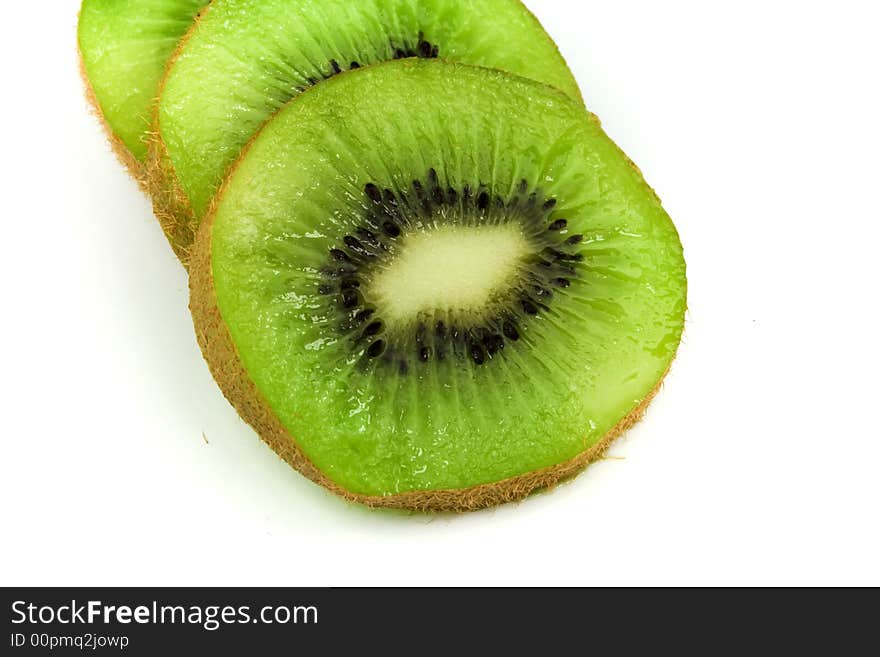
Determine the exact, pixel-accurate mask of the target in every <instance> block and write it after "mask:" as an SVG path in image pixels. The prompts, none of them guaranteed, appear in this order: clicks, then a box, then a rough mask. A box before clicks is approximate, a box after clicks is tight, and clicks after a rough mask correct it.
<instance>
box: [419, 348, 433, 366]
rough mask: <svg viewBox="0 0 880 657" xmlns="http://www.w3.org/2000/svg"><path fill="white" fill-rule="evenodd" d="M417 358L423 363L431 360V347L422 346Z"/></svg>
mask: <svg viewBox="0 0 880 657" xmlns="http://www.w3.org/2000/svg"><path fill="white" fill-rule="evenodd" d="M419 360H420V361H422V362H423V363H427V362H428V361H429V360H431V348H430V347H422V348H421V349H419Z"/></svg>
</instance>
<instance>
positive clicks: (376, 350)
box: [367, 340, 385, 358]
mask: <svg viewBox="0 0 880 657" xmlns="http://www.w3.org/2000/svg"><path fill="white" fill-rule="evenodd" d="M383 353H385V341H384V340H376V341H375V342H374V343H373V344H371V345H370V346H369V347H368V348H367V356H369V357H370V358H378V357H379V356H381V355H382V354H383Z"/></svg>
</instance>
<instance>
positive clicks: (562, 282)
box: [553, 277, 571, 287]
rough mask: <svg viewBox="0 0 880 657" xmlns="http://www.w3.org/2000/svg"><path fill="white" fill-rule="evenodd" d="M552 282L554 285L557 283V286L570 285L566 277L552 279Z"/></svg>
mask: <svg viewBox="0 0 880 657" xmlns="http://www.w3.org/2000/svg"><path fill="white" fill-rule="evenodd" d="M553 282H554V283H555V284H556V285H558V286H559V287H571V281H570V280H568V279H567V278H561V277H560V278H557V279H556V280H554V281H553Z"/></svg>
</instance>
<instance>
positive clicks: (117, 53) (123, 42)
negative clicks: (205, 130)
mask: <svg viewBox="0 0 880 657" xmlns="http://www.w3.org/2000/svg"><path fill="white" fill-rule="evenodd" d="M206 4H207V0H137V2H132V1H131V0H83V3H82V6H81V8H80V13H79V25H78V30H77V32H78V34H77V41H78V46H79V53H80V66H81V69H82V73H83V80H84V82H85V84H86V96H87V98H88V100H89V102H90V103H91V104H92V106H93V108H94V110H95V113H96V114H97V116H98V117H99V119H100V120H101V122H102V124H103V125H104V127H105V129H106V130H107V133H108V136H109V138H110V143H111V145H112V146H113V149H114V151H115V152H116V154H117V156H118V157H119V159H120V160H121V161H122V163H123V164H124V165H125V166H126V167H127V168H128V169H129V171H130V172H131V173H132V175H133V176H134V177H135V178H136V179H138V180H139V181H142V182H143V179H144V174H145V169H144V163H145V162H146V159H147V139H146V137H147V133H148V132H149V129H150V125H151V123H152V114H153V101H154V100H155V98H156V95H157V91H158V88H159V82H160V81H161V79H162V75H163V73H164V70H165V65H166V62H167V60H168V58H169V57H170V56H171V54H172V53H173V52H174V49H175V47H176V46H177V43H178V42H179V41H180V39H181V37H183V35H184V34H185V33H186V31H187V29H188V28H189V26H190V25H191V24H192V22H193V20H194V18H195V16H196V15H197V14H198V12H199V11H200V10H201V9H202V8H203V7H204V6H205V5H206Z"/></svg>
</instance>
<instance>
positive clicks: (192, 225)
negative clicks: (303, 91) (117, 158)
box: [144, 0, 584, 269]
mask: <svg viewBox="0 0 880 657" xmlns="http://www.w3.org/2000/svg"><path fill="white" fill-rule="evenodd" d="M513 1H514V2H515V3H516V4H518V5H519V6H520V7H521V8H522V10H523V14H524V16H525V17H526V18H527V19H528V20H530V21H532V22H533V23H534V25H535V26H536V27H537V28H538V33H540V34H542V38H545V39H546V40H547V41H548V42H549V43H550V45H551V46H552V48H553V50H554V51H555V52H556V54H557V55H558V57H559V60H560V62H561V64H562V65H563V66H565V67H566V68H567V67H568V63H567V62H566V61H565V58H564V56H563V55H562V53H561V52H560V50H559V47H558V46H557V45H556V43H555V42H554V41H553V39H552V37H551V36H550V35H549V34H548V33H547V32H546V31H545V30H544V29H543V26H542V25H541V23H540V21H539V20H538V18H537V16H535V14H534V13H533V12H532V11H531V10H529V9H528V8H527V7H526V6H525V4H524V3H523V2H522V1H521V0H513ZM212 5H213V2H211V3H209V4H208V5H207V6H206V7H205V8H204V9H202V10H201V11H200V12H199V14H198V15H197V16H196V18H195V20H194V21H193V24H192V25H191V26H190V28H189V30H188V31H187V33H186V34H185V35H184V36H183V38H182V39H181V40H180V42H179V43H178V45H177V48H176V49H175V51H174V53H173V54H172V55H171V57H170V58H169V60H168V63H167V64H166V67H165V74H164V75H163V77H162V81H161V83H160V84H159V89H158V93H157V99H158V98H161V96H162V93H163V91H164V88H165V84H166V81H167V80H168V77H169V75H170V74H171V72H172V70H173V68H174V65H175V63H176V62H177V60H178V59H179V58H180V56H181V54H182V53H183V52H184V51H185V49H186V46H187V44H188V42H189V41H190V39H191V38H192V37H193V35H194V34H196V32H197V31H198V29H199V26H200V24H201V21H202V19H203V18H204V17H205V16H206V15H207V13H208V12H209V11H210V10H211V8H212ZM441 59H442V57H441ZM573 94H576V96H575V95H572V94H568V95H569V96H570V97H572V99H573V100H575V101H576V102H578V103H579V104H581V105H583V104H584V99H583V95H582V92H581V90H580V89H579V87H578V86H577V84H576V83H575V84H574V87H573ZM297 98H298V96H294V97H293V98H292V99H291V101H290V102H295V101H296V99H297ZM271 118H272V117H269V118H268V119H267V120H266V122H264V124H263V125H265V124H266V123H267V122H268V121H270V120H271ZM259 132H260V129H259V128H258V129H257V130H256V131H255V133H254V135H252V136H251V137H252V138H253V137H254V136H256V135H257V134H259ZM147 150H148V154H147V160H146V163H145V166H144V169H145V174H144V175H145V178H146V182H145V186H146V190H147V192H148V194H149V196H150V198H151V199H152V203H153V213H154V214H155V216H156V218H157V219H158V221H159V224H160V225H161V227H162V230H163V231H164V232H165V235H166V237H167V238H168V242H169V244H170V245H171V248H172V250H173V251H174V253H175V254H176V255H177V257H178V258H179V259H180V261H181V262H182V263H183V266H184V267H185V268H186V269H189V268H190V259H191V251H192V248H193V243H194V241H195V239H196V234H197V232H198V230H199V226H200V223H201V222H202V221H203V220H204V218H205V217H206V216H207V215H208V214H210V212H211V208H212V207H213V205H214V203H216V199H217V196H219V190H218V192H217V194H215V198H214V200H213V202H212V203H211V206H210V207H209V209H208V211H207V212H205V217H199V216H197V213H196V212H195V209H194V208H193V206H192V204H191V203H190V200H189V197H188V195H187V193H186V192H185V191H184V189H183V187H182V185H181V184H180V181H179V178H178V176H177V173H176V171H175V168H174V163H173V161H172V159H171V157H170V154H169V151H168V147H167V144H166V143H165V141H164V139H163V137H162V130H161V126H160V122H159V103H158V102H157V103H155V104H154V107H153V115H152V129H151V130H150V133H149V136H148V141H147ZM243 151H244V149H242V152H243ZM240 156H241V153H239V157H240ZM234 166H235V164H234V163H233V165H232V166H231V168H230V169H229V170H228V171H227V172H226V173H225V174H224V176H223V178H224V180H225V179H227V178H228V177H229V176H230V175H231V173H232V171H233V169H234Z"/></svg>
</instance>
